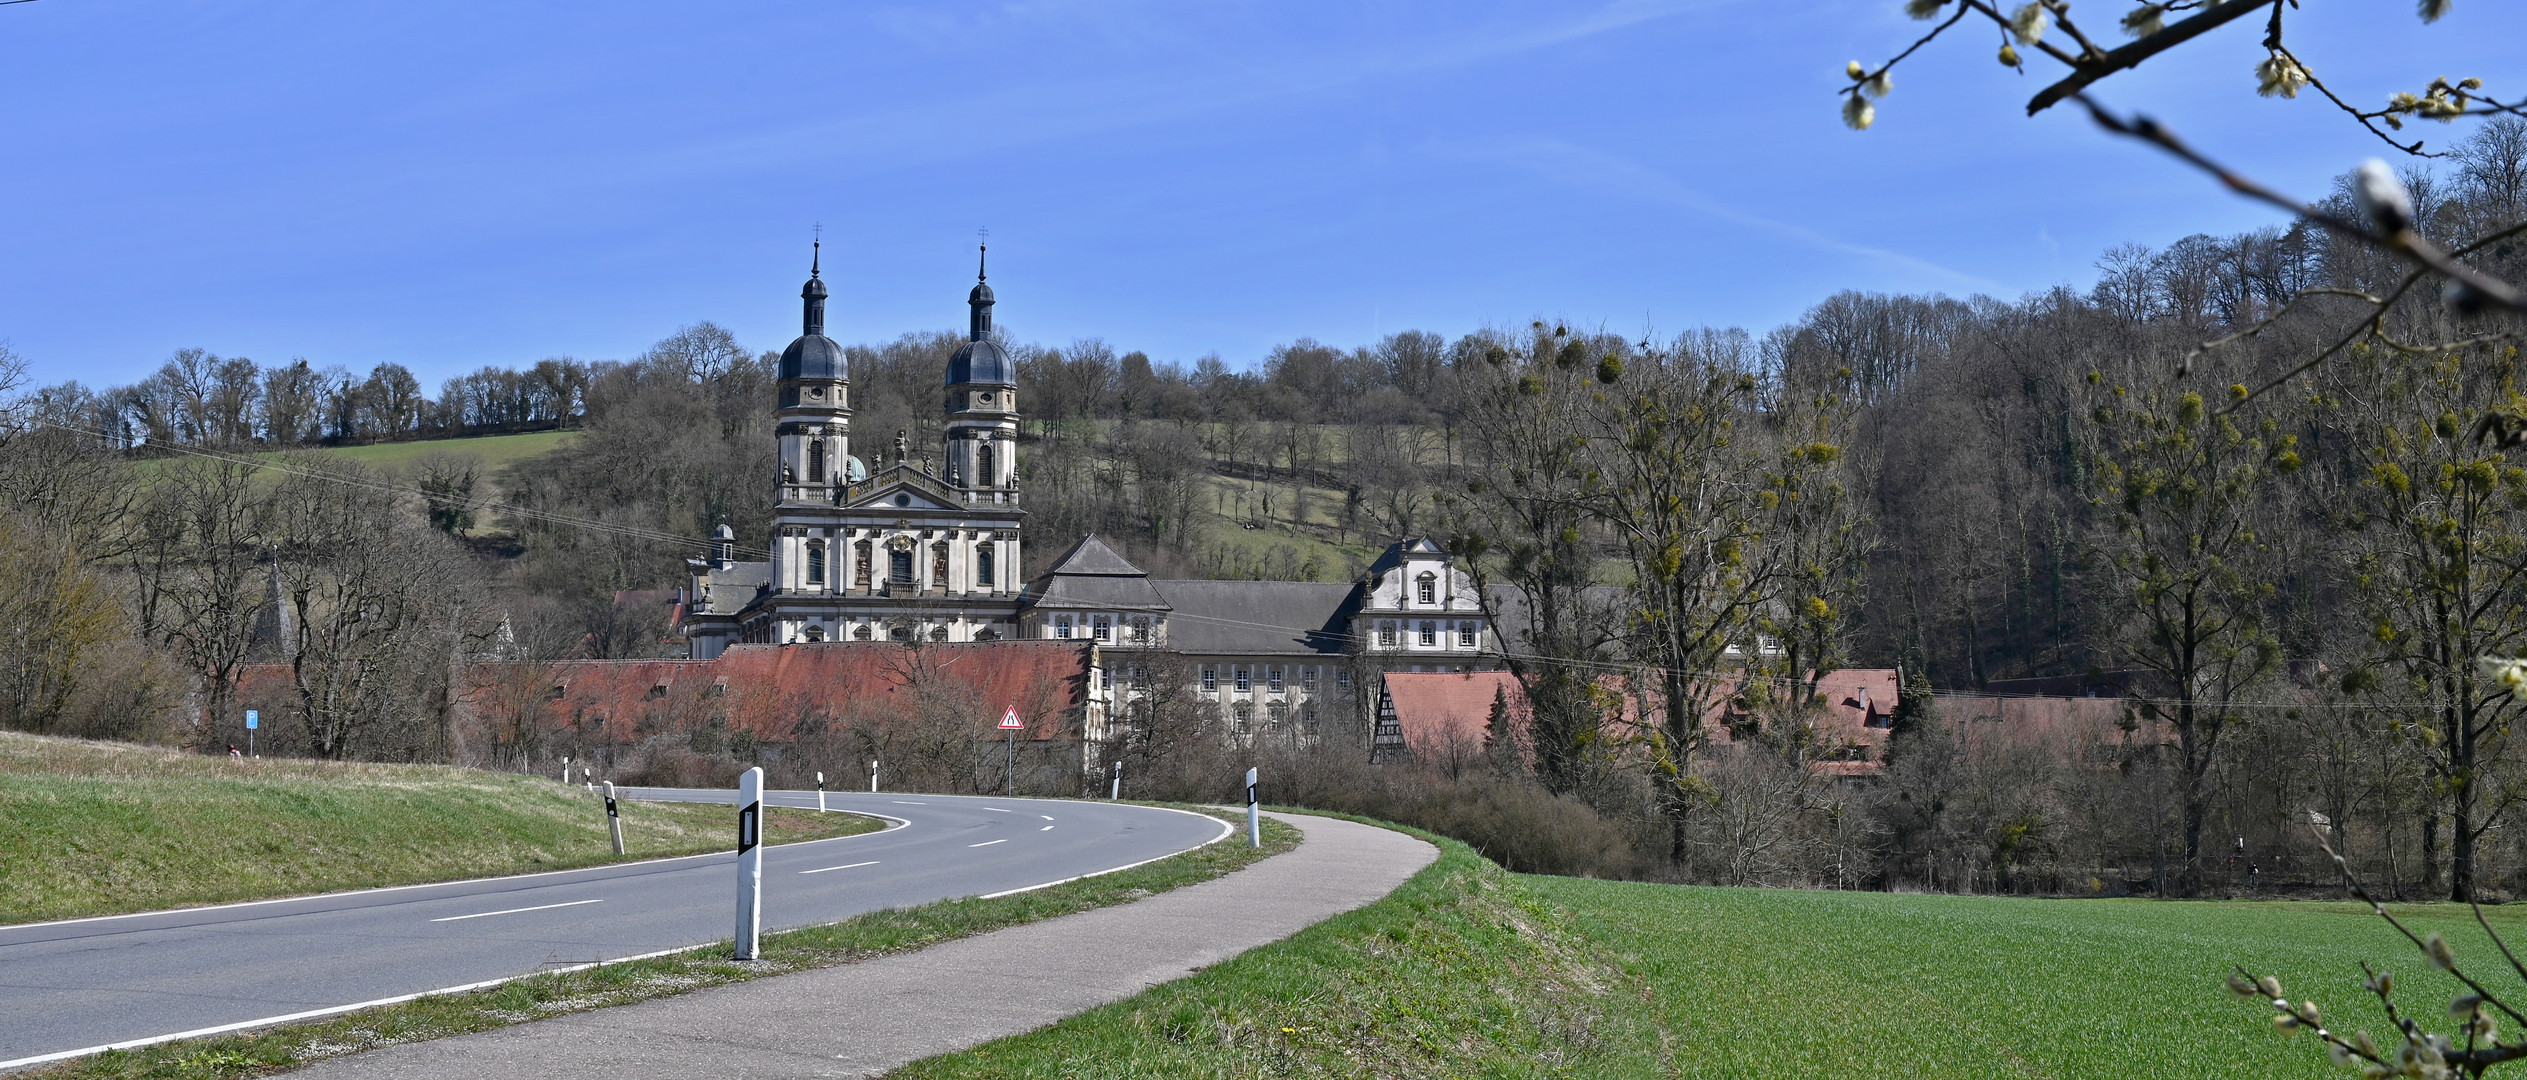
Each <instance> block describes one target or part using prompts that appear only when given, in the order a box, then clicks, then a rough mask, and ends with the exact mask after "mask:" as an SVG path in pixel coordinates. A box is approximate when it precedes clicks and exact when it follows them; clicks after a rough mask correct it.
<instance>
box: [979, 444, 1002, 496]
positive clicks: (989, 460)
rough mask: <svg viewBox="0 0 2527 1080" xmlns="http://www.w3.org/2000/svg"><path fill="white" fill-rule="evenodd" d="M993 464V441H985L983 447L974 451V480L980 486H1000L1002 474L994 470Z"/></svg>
mask: <svg viewBox="0 0 2527 1080" xmlns="http://www.w3.org/2000/svg"><path fill="white" fill-rule="evenodd" d="M993 463H994V459H993V456H992V445H991V440H989V439H985V440H983V445H981V446H979V447H976V448H975V450H974V480H975V481H976V483H977V484H979V485H980V486H982V487H999V486H1000V473H999V471H998V470H995V469H994V468H992V465H993Z"/></svg>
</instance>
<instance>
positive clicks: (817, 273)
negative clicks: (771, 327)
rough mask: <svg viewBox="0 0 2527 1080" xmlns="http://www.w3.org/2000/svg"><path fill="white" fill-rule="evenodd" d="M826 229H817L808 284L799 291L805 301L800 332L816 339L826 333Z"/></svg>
mask: <svg viewBox="0 0 2527 1080" xmlns="http://www.w3.org/2000/svg"><path fill="white" fill-rule="evenodd" d="M824 233H825V227H824V226H822V225H819V226H817V227H816V240H815V243H814V245H813V246H812V247H811V248H810V249H809V251H810V254H809V255H808V257H807V284H806V285H804V286H801V287H800V288H799V291H798V295H799V299H800V300H802V301H804V303H803V304H802V305H801V307H802V310H801V311H800V312H799V332H800V333H803V334H805V335H807V336H808V337H816V336H818V335H821V334H823V333H824V332H825V279H824V277H823V276H822V275H823V273H824V268H825V236H824Z"/></svg>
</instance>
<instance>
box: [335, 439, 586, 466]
mask: <svg viewBox="0 0 2527 1080" xmlns="http://www.w3.org/2000/svg"><path fill="white" fill-rule="evenodd" d="M578 437H579V433H578V432H576V431H530V432H527V433H525V434H523V435H481V436H476V437H474V438H469V439H420V440H415V441H412V442H389V443H370V444H368V445H366V446H335V447H328V448H325V449H323V450H321V451H319V453H323V454H325V455H327V456H329V457H338V458H343V459H345V460H349V461H357V462H359V463H361V464H363V465H367V466H369V467H371V468H374V469H381V470H384V471H386V472H402V471H404V470H405V469H408V468H410V467H411V466H412V461H413V459H414V458H417V457H420V456H422V455H424V454H472V455H474V456H476V457H479V458H481V459H483V468H484V469H485V470H486V471H494V472H496V471H498V470H500V469H505V468H507V467H509V466H511V465H515V464H517V463H518V462H521V461H525V460H527V459H528V458H534V457H542V456H544V455H545V454H549V453H552V452H553V451H555V450H559V449H561V448H562V447H564V446H567V445H569V443H570V440H572V439H575V438H578Z"/></svg>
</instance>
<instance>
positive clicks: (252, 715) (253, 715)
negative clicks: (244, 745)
mask: <svg viewBox="0 0 2527 1080" xmlns="http://www.w3.org/2000/svg"><path fill="white" fill-rule="evenodd" d="M262 719H263V715H262V714H261V713H258V712H256V711H254V710H253V709H248V710H246V730H248V731H253V730H254V729H255V728H256V727H258V726H260V723H259V722H260V721H261V720H262Z"/></svg>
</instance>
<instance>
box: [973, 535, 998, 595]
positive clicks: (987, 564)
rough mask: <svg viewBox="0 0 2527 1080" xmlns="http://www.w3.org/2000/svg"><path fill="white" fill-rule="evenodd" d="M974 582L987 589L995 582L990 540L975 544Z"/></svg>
mask: <svg viewBox="0 0 2527 1080" xmlns="http://www.w3.org/2000/svg"><path fill="white" fill-rule="evenodd" d="M974 584H976V585H980V586H982V587H984V588H986V589H988V588H991V587H992V585H993V584H994V582H993V581H992V543H991V541H989V540H985V541H983V542H982V543H980V544H976V545H974Z"/></svg>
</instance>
